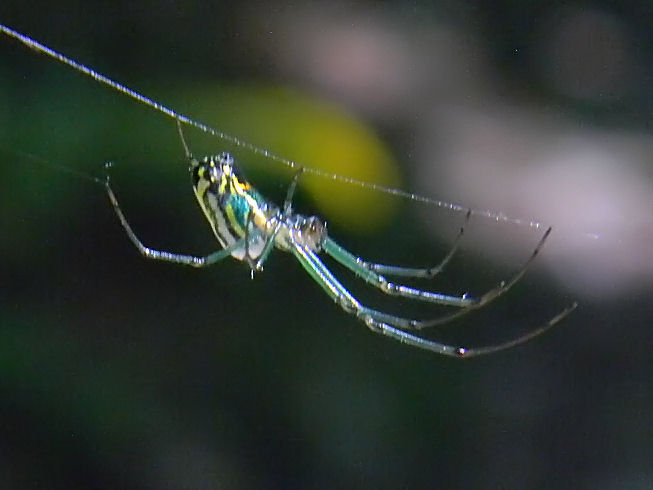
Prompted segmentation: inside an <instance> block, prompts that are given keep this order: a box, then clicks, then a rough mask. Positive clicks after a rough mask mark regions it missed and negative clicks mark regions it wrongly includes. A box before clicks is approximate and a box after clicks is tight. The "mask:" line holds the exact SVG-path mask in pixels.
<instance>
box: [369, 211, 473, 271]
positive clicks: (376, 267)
mask: <svg viewBox="0 0 653 490" xmlns="http://www.w3.org/2000/svg"><path fill="white" fill-rule="evenodd" d="M471 215H472V210H471V209H470V210H469V211H467V214H466V215H465V222H464V223H463V225H462V226H461V227H460V229H459V230H458V234H457V235H456V238H455V239H454V241H453V243H452V244H451V247H450V248H449V252H447V254H446V255H445V256H444V258H443V259H442V260H441V261H440V263H439V264H438V265H435V266H433V267H400V266H396V265H386V264H375V263H372V262H366V261H364V260H362V259H360V258H358V260H357V263H358V264H359V265H361V266H362V267H365V268H366V269H369V270H370V271H372V272H376V273H378V274H385V275H388V276H395V277H415V278H424V279H431V278H433V277H435V276H437V275H438V274H440V273H441V272H442V271H443V270H444V268H445V267H446V266H447V264H448V263H449V262H450V261H451V259H452V258H453V256H454V255H455V254H456V252H457V251H458V247H459V246H460V241H461V239H462V237H463V235H464V233H465V228H466V227H467V223H469V218H470V216H471Z"/></svg>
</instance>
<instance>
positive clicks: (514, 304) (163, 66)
mask: <svg viewBox="0 0 653 490" xmlns="http://www.w3.org/2000/svg"><path fill="white" fill-rule="evenodd" d="M652 15H653V7H652V6H651V4H650V2H644V1H639V2H638V1H632V2H609V1H585V2H556V1H552V2H547V3H546V4H544V3H542V2H522V3H515V2H507V1H498V2H493V3H492V5H491V6H490V5H486V3H485V2H453V1H441V2H419V1H417V2H364V1H360V2H355V3H353V2H352V3H341V2H334V3H331V4H329V5H326V4H323V3H320V2H287V3H284V2H255V1H243V2H233V3H232V2H224V3H223V2H145V3H141V2H121V1H118V2H116V1H113V2H94V3H92V4H87V3H82V2H66V1H62V2H56V5H54V4H51V3H46V2H41V3H32V4H30V5H29V6H26V5H25V4H24V3H23V2H18V1H13V0H5V1H4V2H3V4H2V6H0V22H2V23H4V24H7V25H8V26H10V27H12V28H15V29H17V30H18V31H21V32H23V33H25V34H28V35H30V36H32V37H34V38H35V39H37V40H39V41H41V42H43V43H45V44H46V45H48V46H50V47H52V48H54V49H56V50H59V51H61V52H62V53H64V54H66V55H68V56H71V57H73V58H74V59H77V60H79V61H80V62H82V63H85V64H87V65H89V66H91V67H93V68H95V69H97V70H98V71H100V72H101V73H104V74H106V75H108V76H110V77H112V78H114V79H116V80H118V81H121V82H123V83H125V84H126V85H127V86H129V87H131V88H133V89H135V90H137V91H139V92H141V93H143V94H145V95H147V96H149V97H152V98H154V99H155V100H158V101H160V102H161V103H163V104H165V105H167V106H169V107H172V108H174V109H175V110H177V111H179V112H181V113H183V114H186V115H189V116H191V117H193V118H195V119H198V120H200V121H202V122H204V123H207V124H209V125H210V126H213V127H216V128H219V129H220V130H222V131H225V132H227V133H229V134H232V135H235V136H237V137H238V138H241V139H242V140H244V141H247V142H249V143H251V144H254V145H257V146H259V147H263V148H265V149H269V150H271V151H273V152H275V153H276V154H278V155H281V156H282V157H284V158H287V159H291V160H296V161H298V162H300V163H301V164H304V165H308V166H311V167H314V168H320V169H323V170H324V171H326V172H335V173H338V174H342V175H347V176H351V177H355V178H359V179H363V180H366V181H370V182H374V183H378V184H382V185H389V186H393V187H399V188H402V189H406V190H410V191H412V192H418V193H420V194H423V195H427V196H430V197H434V198H436V199H442V200H445V201H447V202H453V203H458V204H461V205H462V206H463V208H466V207H473V208H475V209H478V210H480V211H484V210H490V211H491V213H490V214H493V215H494V214H495V213H500V214H501V215H507V216H510V217H513V218H518V219H520V220H523V222H525V223H526V224H523V223H522V224H517V223H515V222H514V220H496V219H488V218H484V217H483V216H482V214H483V213H479V214H478V215H475V216H473V217H472V219H471V220H470V222H469V224H468V226H467V228H466V234H465V239H464V242H463V244H462V246H461V249H460V252H459V253H458V254H457V255H456V257H455V259H454V260H453V261H452V263H451V264H450V266H449V267H448V268H447V270H446V271H445V273H444V274H443V275H442V276H439V277H437V278H436V279H434V280H433V281H431V282H421V283H420V282H418V283H416V285H419V286H421V287H427V288H430V289H434V290H437V291H443V292H448V293H451V294H462V293H465V292H469V294H476V295H478V294H481V293H483V292H484V291H485V290H487V289H489V288H491V287H493V286H494V285H496V284H497V283H498V282H499V281H500V280H502V279H505V278H507V277H509V276H510V275H511V274H513V273H515V272H516V271H517V270H518V269H519V267H520V266H521V265H522V264H523V263H524V261H525V260H526V258H527V257H528V255H529V254H530V253H531V251H532V249H533V248H534V247H535V245H536V243H537V241H538V240H539V238H540V235H541V233H542V232H543V229H537V228H536V227H535V226H529V225H528V222H529V221H530V220H533V221H536V222H542V223H546V224H551V225H553V227H554V232H553V234H552V235H551V238H550V240H549V241H548V242H547V244H546V246H545V248H544V249H543V251H542V254H541V256H540V257H538V260H537V262H536V263H535V264H534V266H533V268H532V269H531V270H530V271H529V273H528V274H527V275H526V277H525V278H524V279H523V280H522V281H521V282H520V283H519V284H518V285H517V286H516V287H515V288H514V289H513V290H512V291H511V292H510V293H509V294H507V295H506V296H504V297H502V298H501V299H499V300H497V301H496V302H495V303H493V304H492V305H490V306H488V307H487V308H485V309H483V310H482V311H479V312H475V313H474V314H471V315H469V316H467V317H465V319H464V320H461V321H458V322H456V323H453V324H451V325H448V326H446V327H444V328H441V329H438V330H437V331H434V332H429V333H428V335H429V336H430V337H431V338H435V339H438V340H441V341H444V342H451V343H453V344H455V345H459V344H463V345H468V346H473V345H491V344H496V343H498V342H501V341H504V340H506V339H509V338H511V337H513V336H515V335H519V334H521V333H524V332H526V331H528V329H529V328H532V327H536V326H539V325H540V324H542V323H543V322H545V321H546V320H547V319H548V318H550V317H551V316H553V315H555V314H556V313H557V312H558V311H560V310H561V309H563V308H564V307H565V306H567V305H568V304H570V303H571V302H573V301H574V300H576V301H578V302H579V304H580V306H579V308H578V310H577V311H576V312H575V313H574V314H573V315H572V316H571V317H569V318H568V319H566V320H565V321H564V323H562V324H561V325H559V326H558V327H556V328H555V329H553V330H552V331H550V332H549V333H547V334H546V335H544V336H541V337H538V338H537V339H536V340H534V341H532V342H530V343H528V344H526V345H524V346H520V347H518V348H514V349H511V350H508V351H505V352H502V353H499V354H495V355H492V356H488V357H485V358H478V359H473V360H469V361H461V360H456V359H447V358H442V357H438V356H437V355H433V354H430V353H428V352H423V351H419V350H416V349H413V348H409V347H406V346H404V345H401V344H399V343H397V342H394V341H391V340H388V339H385V338H382V337H380V336H377V335H374V334H373V333H371V332H370V331H368V330H367V329H366V328H365V326H364V325H363V324H362V323H360V322H358V321H357V320H356V319H354V318H353V317H351V316H348V315H347V314H345V313H344V312H342V311H341V310H340V309H339V308H338V307H337V306H336V305H334V304H333V302H332V301H331V300H329V298H328V297H326V296H325V295H324V294H323V292H322V290H321V289H320V288H319V287H318V286H317V285H315V284H314V283H313V282H312V281H311V279H310V278H309V277H308V276H307V275H306V274H305V273H304V272H303V270H302V269H301V267H299V266H298V264H297V263H296V262H295V260H294V259H293V257H292V256H289V255H288V254H282V253H273V254H272V255H271V257H270V259H269V261H268V263H267V264H266V267H265V271H264V272H263V273H260V274H257V275H256V276H255V277H254V279H253V280H251V279H250V274H249V269H248V267H247V266H246V265H243V264H241V263H238V262H236V261H233V260H225V261H224V262H223V263H220V264H217V265H216V266H214V267H213V268H211V269H208V270H195V269H190V268H184V267H181V266H175V265H171V264H165V263H157V262H148V261H146V260H144V259H143V258H142V257H141V256H140V255H139V254H138V253H137V251H136V250H135V249H134V248H133V246H132V245H131V243H130V242H129V241H128V239H127V237H126V236H125V235H124V233H123V230H122V229H121V228H120V225H119V224H118V222H117V220H116V218H115V216H114V214H113V211H112V209H111V207H110V205H109V203H108V201H107V199H106V197H105V195H104V193H103V189H102V187H101V186H99V185H97V184H95V183H93V181H92V180H89V179H86V178H84V177H80V176H78V175H74V174H72V173H71V172H69V171H63V170H62V169H61V166H64V167H66V168H67V169H71V170H72V171H76V172H82V173H84V174H86V175H93V176H102V164H103V163H104V162H106V161H109V160H110V161H113V162H114V163H115V168H114V173H113V179H114V180H113V182H114V185H115V187H116V192H117V193H118V197H119V199H120V202H121V205H122V206H123V210H124V212H125V213H126V215H127V216H128V219H129V220H130V222H131V224H132V226H133V227H134V229H135V230H136V232H137V233H138V234H139V236H140V237H141V238H142V240H143V241H144V242H145V243H146V244H148V245H150V246H153V247H156V248H160V249H164V250H171V251H178V252H185V253H194V254H205V253H208V252H211V251H213V250H215V248H216V242H215V239H214V238H213V236H212V234H211V231H210V228H209V227H208V226H207V225H206V223H205V222H204V218H203V216H202V214H201V212H200V211H199V210H198V209H197V205H196V203H195V199H194V197H193V195H192V192H191V188H190V184H189V180H188V175H187V165H186V163H185V162H184V155H183V151H182V148H181V145H180V143H179V140H178V137H177V135H176V129H175V124H174V122H173V121H172V120H171V119H169V118H167V117H165V116H163V115H161V114H160V113H156V112H155V111H153V110H151V109H149V108H147V107H144V106H143V105H140V104H137V103H136V102H133V101H131V100H128V99H127V98H126V97H124V96H122V95H120V94H118V93H115V92H113V91H111V90H109V89H107V88H106V87H102V86H100V85H98V84H97V83H95V82H94V81H93V80H90V79H87V78H86V77H84V76H82V75H80V74H79V73H76V72H74V71H73V70H71V69H69V68H67V67H64V66H62V65H61V64H59V63H57V62H55V61H54V60H52V59H49V58H46V57H44V56H43V55H38V54H36V53H35V52H33V51H30V50H29V49H27V48H25V47H24V46H22V45H20V44H19V43H17V42H16V41H14V40H12V39H9V38H7V37H6V36H2V37H0V158H1V164H0V176H1V177H0V223H1V229H2V232H1V238H0V251H1V257H2V259H0V268H1V269H0V487H1V488H3V489H32V488H34V489H36V488H39V489H50V488H52V489H56V488H62V489H63V488H66V489H72V488H80V489H109V488H111V489H114V488H121V489H155V488H156V489H168V488H169V489H178V488H188V489H212V488H235V489H253V488H256V489H264V488H320V489H321V488H447V489H449V488H465V489H467V488H492V489H524V488H528V489H537V488H542V489H544V488H546V489H551V488H556V489H557V488H575V489H578V488H587V489H625V488H627V489H650V488H653V467H652V466H651V461H653V424H652V422H651V420H652V416H653V390H652V389H651V382H650V379H651V374H653V373H652V372H651V369H652V368H651V348H652V347H653V333H652V329H651V325H650V319H651V317H652V315H651V313H652V312H653V311H652V310H653V308H652V307H651V306H650V304H651V303H650V301H649V300H647V299H646V298H647V297H648V296H649V294H651V292H652V291H653V281H652V280H651V277H652V276H651V273H652V271H653V252H652V251H651V247H650V243H651V239H652V238H653V218H652V217H651V216H652V214H653V213H651V211H652V210H653V162H651V154H652V151H651V150H653V137H652V135H651V128H650V120H651V116H650V114H651V109H652V108H653V96H652V95H651V93H653V91H652V90H651V84H652V83H653V78H652V75H653V73H652V71H651V68H650V67H651V66H653V64H652V61H653V60H652V58H653V34H651V30H650V19H651V16H652ZM186 137H187V139H188V140H189V143H190V145H191V148H192V150H193V152H194V153H195V154H196V155H203V154H208V153H217V152H219V151H223V150H229V151H232V152H233V153H234V154H235V156H236V158H237V160H238V162H239V163H240V165H241V167H242V169H243V172H244V173H245V174H246V175H247V176H248V178H249V179H250V180H251V181H252V182H254V183H255V184H256V185H257V186H258V187H259V188H260V190H261V191H262V192H263V193H264V194H265V195H266V196H269V198H271V199H274V200H277V201H278V202H281V201H282V200H283V196H284V195H285V189H286V187H287V185H288V183H289V180H290V177H291V175H292V173H291V172H290V171H289V170H288V169H287V168H285V167H284V166H283V165H281V164H280V163H278V162H275V161H273V160H270V159H267V158H264V157H261V156H260V155H256V154H254V153H252V152H249V151H247V149H245V148H239V147H237V146H234V145H230V144H227V143H226V142H225V141H221V140H219V139H216V138H214V137H210V136H208V135H206V134H203V133H201V132H200V131H197V130H193V129H190V128H189V129H187V130H186ZM295 208H296V209H297V210H298V211H301V212H305V213H317V214H319V215H320V216H323V217H324V218H325V219H326V220H327V221H328V224H329V230H330V232H331V234H332V236H334V237H335V238H336V240H338V241H339V242H340V243H341V244H343V245H344V246H346V247H347V248H349V249H351V250H352V251H354V252H355V253H358V254H361V255H362V256H363V257H366V258H368V259H370V260H375V261H381V262H386V263H388V262H389V263H397V264H403V265H412V266H420V265H432V264H434V263H437V261H438V259H439V258H441V257H443V256H444V255H445V254H446V253H447V251H448V249H449V247H450V246H451V243H452V241H453V239H454V238H455V236H456V233H457V231H458V229H459V227H460V226H461V224H462V223H463V221H464V213H460V212H454V211H451V210H449V209H446V208H441V207H437V206H432V205H420V204H417V203H414V202H411V201H407V200H402V199H397V198H394V197H391V196H388V195H386V194H382V193H378V192H371V191H367V190H364V189H361V188H358V187H353V186H350V185H345V184H342V183H337V182H333V181H331V180H329V179H324V178H319V177H314V176H305V177H303V178H302V180H301V182H300V186H299V192H298V196H297V199H296V205H295ZM328 265H329V266H330V267H332V270H333V272H334V273H335V274H336V275H337V276H338V277H341V278H342V280H343V283H344V284H345V285H346V286H347V287H349V288H351V291H352V292H353V293H354V294H355V295H356V296H357V297H359V298H360V299H361V300H362V301H364V302H366V303H369V304H370V305H373V306H375V307H378V308H380V309H382V310H384V311H388V312H392V313H396V314H402V315H408V316H411V317H419V318H422V317H429V316H437V315H440V314H442V313H444V312H445V311H446V310H443V309H438V308H436V307H433V306H429V307H424V305H419V304H418V305H415V304H413V303H412V302H407V301H398V300H395V299H391V298H388V297H385V296H383V295H382V294H380V293H378V292H377V291H371V290H370V288H368V287H366V286H365V285H364V284H361V282H360V281H359V280H357V279H356V278H354V277H352V276H351V275H349V274H348V273H347V272H346V271H343V270H342V269H341V268H339V267H337V266H335V265H334V264H332V263H331V262H329V263H328Z"/></svg>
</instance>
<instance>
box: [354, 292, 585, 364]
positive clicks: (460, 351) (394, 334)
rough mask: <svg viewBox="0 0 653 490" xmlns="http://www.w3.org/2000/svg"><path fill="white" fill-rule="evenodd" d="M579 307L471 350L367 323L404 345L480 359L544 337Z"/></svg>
mask: <svg viewBox="0 0 653 490" xmlns="http://www.w3.org/2000/svg"><path fill="white" fill-rule="evenodd" d="M577 306H578V303H576V302H574V303H572V304H571V305H570V306H568V307H567V308H565V309H564V310H562V311H561V312H560V313H558V314H557V315H555V316H554V317H553V318H551V319H549V320H548V321H546V322H545V323H544V324H542V325H540V326H539V327H536V328H534V329H532V330H531V331H529V332H527V333H525V334H524V335H520V336H519V337H515V338H513V339H511V340H508V341H505V342H501V343H499V344H494V345H486V346H480V347H471V348H466V347H456V346H454V345H450V344H443V343H441V342H435V341H433V340H429V339H425V338H423V337H419V336H417V335H414V334H411V333H408V332H406V331H404V330H400V329H399V328H396V327H393V326H391V325H389V324H387V323H384V322H380V321H377V320H375V319H374V318H368V319H367V320H366V322H365V323H366V324H367V326H368V327H369V328H370V330H372V331H373V332H375V333H379V334H382V335H385V336H387V337H390V338H391V339H394V340H397V341H399V342H402V343H404V344H408V345H411V346H413V347H417V348H420V349H425V350H428V351H432V352H436V353H437V354H441V355H444V356H450V357H458V358H463V357H464V358H468V357H478V356H484V355H487V354H493V353H495V352H500V351H502V350H506V349H510V348H512V347H515V346H517V345H521V344H524V343H526V342H528V341H529V340H532V339H534V338H535V337H538V336H540V335H542V334H543V333H544V332H546V331H547V330H549V329H550V328H552V327H553V326H555V325H556V324H558V323H559V322H561V321H562V320H563V319H564V318H565V317H566V316H567V315H569V314H570V313H571V312H572V311H574V310H575V309H576V307H577Z"/></svg>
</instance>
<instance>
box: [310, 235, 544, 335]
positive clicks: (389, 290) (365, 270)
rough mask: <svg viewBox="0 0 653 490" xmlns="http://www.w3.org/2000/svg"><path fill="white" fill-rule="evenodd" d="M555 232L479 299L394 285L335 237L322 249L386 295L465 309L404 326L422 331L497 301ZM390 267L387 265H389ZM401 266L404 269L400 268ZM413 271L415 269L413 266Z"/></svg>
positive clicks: (523, 272)
mask: <svg viewBox="0 0 653 490" xmlns="http://www.w3.org/2000/svg"><path fill="white" fill-rule="evenodd" d="M550 233H551V228H549V229H547V230H546V232H545V233H544V235H543V236H542V238H541V239H540V241H539V242H538V244H537V246H536V247H535V249H534V250H533V252H532V253H531V255H530V257H529V258H528V260H527V261H526V262H525V263H524V265H523V266H522V267H521V269H519V270H518V271H517V273H515V274H514V275H513V276H512V277H511V278H510V279H509V280H506V281H501V282H500V283H499V285H498V286H496V287H494V288H492V289H490V290H489V291H487V292H485V293H484V294H482V295H481V296H479V297H477V298H473V297H469V296H467V295H463V296H450V295H447V294H442V293H437V292H434V291H427V290H423V289H418V288H412V287H409V286H404V285H402V284H394V283H392V282H390V281H388V280H387V279H386V278H385V277H384V276H382V275H381V274H379V273H377V272H376V271H374V270H371V269H370V267H369V266H368V264H367V263H366V262H365V261H363V260H361V259H360V258H359V257H356V256H355V255H354V254H352V253H351V252H349V251H348V250H346V249H345V248H343V247H341V246H340V245H338V244H337V243H335V242H334V241H333V240H332V239H331V238H328V237H327V238H326V239H325V241H324V243H323V245H322V248H323V250H324V251H325V252H327V253H328V254H329V255H330V256H331V257H333V258H334V259H335V260H336V261H338V262H340V263H341V264H342V265H344V266H345V267H347V268H348V269H349V270H351V271H352V272H354V273H355V274H356V275H358V276H360V277H361V278H362V279H363V280H365V281H366V282H368V283H369V284H371V285H373V286H375V287H377V288H379V289H380V290H381V291H383V292H384V293H386V294H389V295H393V296H400V297H404V298H411V299H415V300H420V301H425V302H430V303H435V304H439V305H445V306H456V307H459V308H461V310H459V311H457V312H455V313H451V314H447V315H443V316H440V317H438V318H434V319H430V320H414V321H412V322H411V323H410V325H408V326H407V327H404V326H402V327H401V328H408V329H414V330H419V329H422V328H427V327H434V326H437V325H442V324H444V323H448V322H450V321H452V320H455V319H457V318H460V317H462V316H464V315H467V314H469V313H470V312H471V311H474V310H477V309H479V308H481V307H483V306H485V305H487V304H488V303H490V302H491V301H494V300H495V299H496V298H498V297H499V296H501V295H502V294H504V293H506V292H507V291H508V290H509V289H510V288H511V287H512V286H514V285H515V284H516V283H517V282H518V281H519V280H520V279H521V278H522V276H523V275H524V274H525V273H526V271H527V269H528V268H529V267H530V265H531V263H532V262H533V260H535V257H537V255H538V253H539V251H540V250H541V248H542V247H543V246H544V243H545V242H546V239H547V238H548V236H549V234H550ZM385 267H387V266H385ZM397 269H400V268H397ZM409 270H411V269H409Z"/></svg>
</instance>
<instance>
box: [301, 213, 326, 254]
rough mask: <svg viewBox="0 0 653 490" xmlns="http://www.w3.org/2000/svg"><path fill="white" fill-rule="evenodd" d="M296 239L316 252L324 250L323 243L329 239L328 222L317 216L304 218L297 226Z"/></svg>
mask: <svg viewBox="0 0 653 490" xmlns="http://www.w3.org/2000/svg"><path fill="white" fill-rule="evenodd" d="M295 228H296V230H297V233H296V234H295V239H296V240H297V241H299V242H300V243H301V244H302V245H304V246H305V247H308V248H309V249H311V250H312V251H314V252H319V251H320V250H322V243H323V242H324V239H325V238H326V237H327V226H326V222H324V221H322V220H321V219H320V218H318V217H317V216H302V217H300V219H299V220H297V222H296V224H295Z"/></svg>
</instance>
